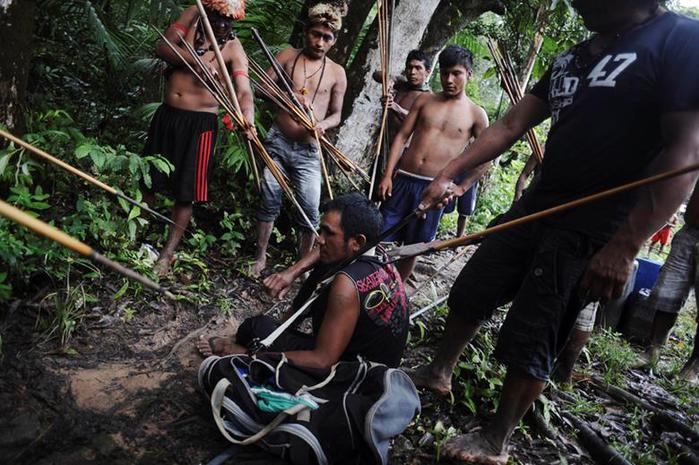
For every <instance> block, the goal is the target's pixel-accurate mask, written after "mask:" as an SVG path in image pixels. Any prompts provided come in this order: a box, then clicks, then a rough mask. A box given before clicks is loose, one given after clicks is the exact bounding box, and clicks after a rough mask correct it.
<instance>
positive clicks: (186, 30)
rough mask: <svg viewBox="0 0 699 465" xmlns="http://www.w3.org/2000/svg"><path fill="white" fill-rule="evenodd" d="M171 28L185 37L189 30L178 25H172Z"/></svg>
mask: <svg viewBox="0 0 699 465" xmlns="http://www.w3.org/2000/svg"><path fill="white" fill-rule="evenodd" d="M172 27H174V28H175V29H177V30H178V31H180V32H181V33H182V34H183V35H186V34H187V33H188V32H189V28H188V27H186V26H184V25H182V24H180V23H172Z"/></svg>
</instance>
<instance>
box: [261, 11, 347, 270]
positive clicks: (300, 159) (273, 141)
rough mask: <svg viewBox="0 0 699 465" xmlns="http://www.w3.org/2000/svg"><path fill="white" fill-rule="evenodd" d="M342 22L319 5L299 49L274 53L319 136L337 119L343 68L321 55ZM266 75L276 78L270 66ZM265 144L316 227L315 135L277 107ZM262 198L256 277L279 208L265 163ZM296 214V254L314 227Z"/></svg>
mask: <svg viewBox="0 0 699 465" xmlns="http://www.w3.org/2000/svg"><path fill="white" fill-rule="evenodd" d="M341 26H342V14H341V12H340V11H339V10H338V9H337V8H336V7H333V6H331V5H326V4H318V5H316V6H314V7H313V8H311V9H310V10H309V12H308V23H307V24H306V26H305V27H304V29H303V32H304V38H305V46H304V48H303V49H300V50H299V49H295V48H287V49H284V50H282V51H281V52H280V53H279V54H278V55H277V61H279V63H280V64H281V65H282V67H283V68H284V71H286V74H287V75H288V76H290V77H291V80H292V81H293V88H294V90H295V92H296V93H297V97H298V99H299V100H300V101H301V102H302V103H304V104H305V105H307V106H308V107H309V108H311V109H312V110H313V112H314V114H315V119H316V121H318V123H317V124H316V130H317V131H318V133H319V135H321V136H322V135H323V134H325V132H326V131H327V130H328V129H331V128H334V127H336V126H337V125H339V124H340V115H341V113H342V100H343V98H344V95H345V90H346V88H347V78H346V76H345V70H344V69H343V68H342V66H340V65H338V64H337V63H335V62H334V61H332V60H331V59H329V58H328V57H327V56H326V54H327V53H328V51H329V50H330V48H332V46H333V45H335V41H336V40H337V31H339V30H340V28H341ZM268 74H269V75H270V76H271V77H272V78H273V79H278V76H277V75H276V74H275V73H274V72H273V71H272V70H269V71H268ZM265 146H266V147H267V150H268V151H269V154H270V156H271V157H272V158H273V159H274V161H275V162H276V163H277V165H278V166H279V167H280V168H281V169H282V171H284V172H286V174H287V175H288V176H289V179H290V180H291V184H292V186H293V188H294V192H295V194H296V198H297V199H298V201H299V204H300V205H301V207H302V208H303V211H304V212H305V213H306V216H308V218H309V219H310V221H311V223H313V227H314V228H317V227H318V224H319V222H320V213H319V212H318V207H319V206H320V190H321V167H320V152H319V147H318V146H317V144H316V141H315V136H314V134H313V133H312V132H310V131H308V130H307V129H306V128H305V127H304V126H303V125H301V124H300V123H298V122H297V121H296V120H294V119H293V118H292V117H291V116H290V115H289V114H288V113H287V112H285V111H279V112H278V113H277V116H276V118H275V120H274V125H273V126H272V127H271V128H270V130H269V132H268V134H267V139H266V141H265ZM261 197H262V202H261V203H260V206H259V209H258V210H257V252H256V254H255V264H254V266H253V269H252V275H253V276H259V275H260V273H261V272H262V270H264V269H265V267H266V266H267V245H268V244H269V238H270V236H271V235H272V228H273V227H274V220H275V219H276V218H277V216H279V212H280V210H281V207H282V190H281V187H280V186H279V184H278V183H277V181H276V180H275V179H274V177H273V176H272V173H271V172H270V171H269V170H268V169H266V168H265V170H264V175H263V180H262V193H261ZM295 219H296V223H297V225H298V227H299V229H300V232H299V234H298V236H299V240H298V256H299V258H300V257H303V256H304V255H306V254H307V253H308V252H309V251H310V250H311V248H312V247H313V240H314V232H313V231H312V230H311V229H309V227H308V223H307V222H306V221H305V220H304V219H303V217H302V216H301V215H299V214H298V213H297V215H296V218H295Z"/></svg>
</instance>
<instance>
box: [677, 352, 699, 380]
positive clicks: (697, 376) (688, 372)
mask: <svg viewBox="0 0 699 465" xmlns="http://www.w3.org/2000/svg"><path fill="white" fill-rule="evenodd" d="M680 378H682V379H684V380H686V381H687V382H689V383H692V384H699V358H690V359H689V360H687V363H685V365H684V366H683V367H682V370H680Z"/></svg>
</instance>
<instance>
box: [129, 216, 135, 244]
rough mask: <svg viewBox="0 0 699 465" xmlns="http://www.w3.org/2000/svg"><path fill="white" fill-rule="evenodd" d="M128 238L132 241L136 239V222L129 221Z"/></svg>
mask: <svg viewBox="0 0 699 465" xmlns="http://www.w3.org/2000/svg"><path fill="white" fill-rule="evenodd" d="M129 238H130V239H131V240H132V241H135V240H136V223H134V222H133V221H129Z"/></svg>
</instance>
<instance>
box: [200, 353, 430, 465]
mask: <svg viewBox="0 0 699 465" xmlns="http://www.w3.org/2000/svg"><path fill="white" fill-rule="evenodd" d="M199 385H200V386H201V388H202V389H203V391H204V392H205V393H206V394H207V396H208V397H209V399H210V402H211V409H212V413H213V417H214V421H215V422H216V425H217V426H218V428H219V431H221V434H223V436H224V437H225V438H226V439H227V440H228V441H230V442H231V443H233V444H239V445H250V444H255V445H256V446H258V447H261V448H262V449H264V450H265V451H267V452H269V453H272V454H274V455H276V456H279V457H282V458H283V459H284V460H286V461H288V462H289V463H291V464H293V465H327V464H332V465H344V464H348V465H349V464H362V465H364V464H376V465H386V464H387V463H388V452H389V443H390V440H391V438H393V437H394V436H397V435H398V434H400V433H402V432H403V431H404V430H405V428H406V427H407V426H408V424H410V422H411V421H412V420H413V418H414V417H415V415H417V414H418V413H419V412H420V399H419V397H418V394H417V391H416V389H415V386H414V385H413V383H412V381H411V380H410V378H409V377H408V375H406V374H405V373H404V372H403V371H401V370H399V369H395V368H388V367H387V366H386V365H382V364H378V363H372V362H368V361H365V360H362V359H361V358H358V360H357V361H352V362H338V363H336V364H335V365H333V366H332V367H331V368H330V369H329V370H319V369H313V368H307V367H300V366H297V365H294V364H293V363H291V362H290V361H289V360H288V359H287V358H286V356H285V355H284V354H283V353H282V354H271V353H270V354H260V355H256V356H252V357H251V356H248V355H229V356H226V357H218V356H211V357H209V358H207V359H206V360H204V361H203V362H202V364H201V367H200V368H199ZM259 386H264V387H266V388H268V389H270V390H272V391H279V392H281V393H282V394H281V395H287V396H288V394H292V395H293V396H295V397H294V398H296V399H300V401H299V402H298V403H296V404H294V405H291V404H293V401H292V402H291V403H290V404H288V405H287V404H284V405H282V406H281V407H279V408H280V409H281V408H283V410H281V411H279V412H274V411H266V410H268V409H267V408H265V409H264V410H263V409H262V408H261V407H260V405H261V403H260V402H261V399H260V398H259V396H258V395H256V394H255V392H253V391H256V392H259V390H260V389H259ZM284 393H286V394H284ZM263 403H264V402H263Z"/></svg>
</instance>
